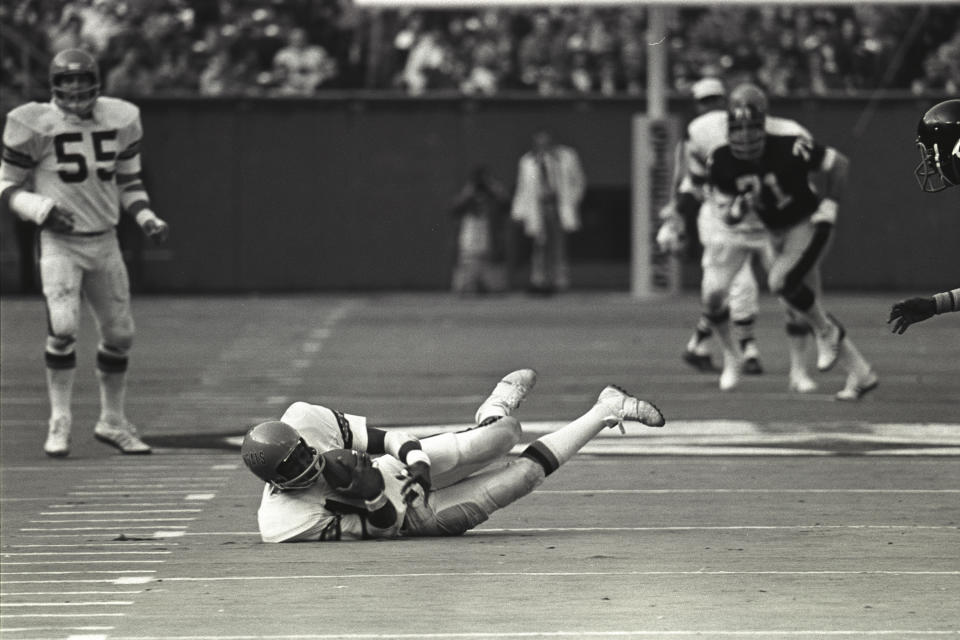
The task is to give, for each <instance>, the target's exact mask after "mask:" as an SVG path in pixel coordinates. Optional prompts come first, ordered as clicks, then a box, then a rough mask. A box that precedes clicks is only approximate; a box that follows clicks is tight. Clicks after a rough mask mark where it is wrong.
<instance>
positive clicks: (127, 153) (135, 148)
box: [117, 140, 140, 160]
mask: <svg viewBox="0 0 960 640" xmlns="http://www.w3.org/2000/svg"><path fill="white" fill-rule="evenodd" d="M138 153H140V141H139V140H136V141H134V142H131V143H130V145H129V146H128V147H127V148H126V149H124V150H123V151H121V152H120V153H119V154H118V155H117V157H118V158H119V159H120V160H129V159H130V158H132V157H134V156H135V155H137V154H138Z"/></svg>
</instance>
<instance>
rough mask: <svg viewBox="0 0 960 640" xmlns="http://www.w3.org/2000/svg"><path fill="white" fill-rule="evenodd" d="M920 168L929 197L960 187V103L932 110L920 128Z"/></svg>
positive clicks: (919, 178)
mask: <svg viewBox="0 0 960 640" xmlns="http://www.w3.org/2000/svg"><path fill="white" fill-rule="evenodd" d="M917 148H918V149H919V150H920V164H919V165H917V168H916V169H915V170H914V174H915V175H916V176H917V182H919V183H920V188H921V189H923V190H924V191H926V192H927V193H936V192H937V191H943V190H944V189H946V188H948V187H953V186H957V185H960V100H946V101H944V102H941V103H940V104H937V105H935V106H933V107H931V108H930V109H929V110H928V111H927V112H926V113H925V114H923V117H922V118H920V122H919V123H918V124H917Z"/></svg>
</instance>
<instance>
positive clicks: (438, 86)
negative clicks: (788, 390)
mask: <svg viewBox="0 0 960 640" xmlns="http://www.w3.org/2000/svg"><path fill="white" fill-rule="evenodd" d="M666 15H667V32H666V38H665V39H664V40H663V41H662V42H654V43H652V42H649V40H650V38H648V36H647V29H648V19H649V7H646V6H644V5H642V4H630V5H624V6H614V5H602V4H601V5H596V6H576V5H566V4H564V5H558V6H555V7H545V6H533V5H531V6H526V7H525V6H495V7H490V8H485V9H476V8H475V9H461V8H457V9H453V10H435V9H430V8H404V9H397V8H385V7H367V6H357V5H356V4H354V3H353V2H352V1H351V0H273V1H271V0H246V1H237V2H233V1H231V2H227V1H225V0H222V1H221V0H79V1H76V2H64V1H62V0H5V1H4V2H3V3H2V5H0V29H2V31H0V36H2V37H0V60H2V69H0V82H2V92H0V101H2V107H3V113H4V114H5V113H6V112H7V111H9V109H11V108H13V107H15V106H17V105H18V104H21V103H22V102H24V101H27V100H47V99H49V88H48V81H47V78H46V75H47V66H48V64H49V60H50V58H51V57H52V54H53V53H54V52H56V51H59V50H61V49H64V48H67V47H82V48H86V49H88V50H90V51H91V52H93V53H94V54H95V55H96V57H97V59H98V61H99V63H100V65H101V74H102V84H103V92H104V93H105V94H107V95H114V96H119V97H124V98H128V99H130V100H132V101H134V102H136V103H137V104H138V105H139V106H140V107H141V109H142V114H143V121H144V126H145V130H146V137H145V140H144V165H145V177H146V180H147V183H148V187H149V189H150V191H151V194H152V197H153V200H154V203H155V205H156V207H155V208H156V209H157V211H158V213H159V214H160V215H161V216H163V217H164V218H165V219H166V220H168V221H169V222H170V224H171V227H172V232H173V233H172V237H171V241H170V243H169V244H168V245H166V246H164V247H162V248H156V247H152V246H148V245H146V244H145V243H144V242H143V241H142V240H141V238H140V237H139V234H138V232H137V231H136V230H135V229H131V228H130V225H128V223H126V222H125V223H123V225H122V228H121V238H122V242H123V246H124V249H125V255H126V256H127V259H128V262H129V266H130V270H131V276H132V279H133V287H134V290H135V291H140V292H144V291H147V292H183V293H190V292H214V291H223V292H240V291H297V290H365V289H367V290H391V289H415V290H419V289H422V290H432V289H446V288H448V287H449V283H450V273H451V269H452V267H453V264H454V262H455V254H456V233H457V221H456V219H455V218H454V217H452V216H451V215H450V213H449V210H450V204H451V201H452V199H453V198H454V196H455V195H456V193H457V191H458V189H459V188H460V186H461V185H462V184H463V181H464V180H465V179H466V177H467V176H468V175H469V174H470V172H471V171H472V170H473V169H474V167H476V166H479V165H485V166H487V167H488V168H489V170H490V172H491V173H492V175H493V176H494V177H495V178H496V179H498V180H499V181H500V182H502V183H503V184H504V185H506V187H507V188H508V189H512V188H514V187H515V181H516V167H517V159H518V158H519V156H520V155H522V154H523V153H524V151H525V150H526V149H527V148H528V147H529V144H530V136H531V134H532V133H533V132H534V131H535V130H536V129H538V128H541V127H547V128H549V129H550V130H551V131H553V132H554V134H555V136H556V138H558V139H559V140H560V141H562V142H563V143H564V144H568V145H570V146H572V147H574V148H575V149H576V150H577V151H578V152H579V153H580V156H581V158H582V161H583V167H584V170H585V173H586V176H587V181H588V188H587V192H586V197H585V199H584V201H583V205H582V212H581V213H582V218H583V228H582V229H581V230H580V231H578V232H577V233H575V234H573V235H572V236H571V238H570V248H571V259H572V262H573V265H572V266H573V274H572V281H573V287H574V288H575V289H578V288H579V289H611V290H621V289H622V290H627V289H628V288H629V286H630V282H629V281H630V256H631V254H632V252H633V251H634V249H635V248H634V247H632V246H631V224H632V219H631V218H632V210H631V193H632V189H633V188H634V185H633V177H632V176H631V157H632V154H633V153H634V152H635V151H636V149H635V148H634V147H635V143H634V141H633V140H632V139H631V127H632V121H633V118H634V116H636V115H637V114H639V113H643V112H644V110H645V109H646V107H647V102H646V99H645V96H646V92H647V63H648V57H649V54H650V50H651V47H652V46H663V47H666V48H667V59H668V64H667V82H666V85H667V86H666V90H667V102H668V105H669V113H670V115H671V116H672V117H674V118H675V119H676V121H677V122H678V123H683V122H685V121H686V120H687V119H689V118H690V117H692V115H693V110H692V106H691V105H690V102H691V100H690V97H689V87H690V85H691V84H692V83H693V82H695V81H696V80H698V79H699V78H701V77H704V76H717V77H720V78H722V79H723V80H724V81H725V82H726V83H727V85H728V86H733V85H734V84H736V83H737V82H739V81H742V80H752V81H755V82H758V83H760V84H761V85H762V86H763V87H765V88H766V90H767V91H768V92H769V94H770V95H771V98H772V106H771V111H772V112H773V113H775V114H777V115H783V116H787V117H793V118H796V119H798V120H799V121H800V122H801V123H803V124H804V125H805V126H806V127H807V128H808V129H809V130H810V131H811V132H812V133H813V134H814V136H815V137H816V138H817V139H818V140H820V141H822V142H825V143H827V144H830V145H833V146H835V147H837V148H839V149H840V150H841V151H843V152H844V153H846V154H847V155H849V156H850V158H851V160H852V175H851V184H850V190H849V195H848V198H847V202H846V203H844V205H843V207H842V209H841V214H840V216H841V217H840V223H839V226H838V233H837V236H836V240H835V242H834V246H833V248H832V251H831V254H830V255H829V257H828V258H827V261H826V263H825V266H824V275H825V283H826V286H827V287H828V288H833V289H857V290H897V289H903V290H920V291H923V292H927V291H932V290H934V289H943V288H949V287H951V286H956V278H957V274H958V273H960V254H958V253H957V252H956V250H955V247H956V239H957V238H958V237H960V215H958V214H960V194H957V193H953V192H951V191H948V192H945V193H941V194H938V195H936V196H929V195H925V194H922V193H921V192H920V190H919V188H917V186H916V183H915V181H914V177H913V168H914V166H915V165H916V163H917V162H918V161H919V156H918V153H917V152H916V149H915V147H914V136H915V128H916V122H917V120H918V118H919V116H920V115H921V114H922V113H923V111H925V110H926V109H927V108H929V106H931V105H933V104H934V103H936V102H938V101H940V100H943V99H945V98H948V97H956V96H958V95H960V5H957V4H955V3H933V4H928V5H924V4H916V3H914V4H904V5H900V4H890V3H881V4H872V3H867V2H863V3H855V4H842V5H806V4H778V5H769V6H759V5H736V4H721V3H718V4H716V5H702V6H689V7H688V6H685V5H679V6H678V7H676V8H672V9H671V10H669V11H668V12H667V14H666ZM952 191H955V190H952ZM654 231H655V229H654ZM31 236H32V229H30V228H29V227H27V226H26V225H20V224H18V223H17V222H16V221H15V220H14V219H12V216H4V217H3V219H2V221H0V266H2V271H0V273H2V277H0V287H2V289H0V290H2V292H4V293H24V292H30V291H34V290H35V288H36V279H35V278H34V276H33V273H32V271H33V265H32V250H31V246H32V237H31ZM504 242H505V256H506V262H507V269H508V278H509V282H510V283H512V284H513V285H516V283H520V282H523V281H524V279H525V278H524V274H523V269H524V265H525V264H526V259H527V256H528V252H529V247H528V246H527V244H526V241H525V238H524V237H523V235H522V234H521V233H520V232H519V231H518V230H517V229H516V228H510V229H508V230H507V233H506V234H505V240H504ZM698 281H699V267H698V265H697V264H696V263H695V262H690V263H688V264H685V265H683V272H682V283H683V287H684V288H688V289H696V287H697V285H698Z"/></svg>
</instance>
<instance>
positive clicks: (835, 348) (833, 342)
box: [814, 316, 847, 371]
mask: <svg viewBox="0 0 960 640" xmlns="http://www.w3.org/2000/svg"><path fill="white" fill-rule="evenodd" d="M827 320H829V321H830V327H829V328H828V329H827V330H826V331H825V332H823V333H817V332H815V333H814V335H815V336H816V340H817V369H819V370H820V371H830V369H833V365H835V364H837V358H839V357H840V343H841V342H842V341H843V338H844V336H845V335H846V334H847V332H846V329H844V328H843V326H842V325H841V324H840V323H839V322H837V321H836V319H835V318H834V317H833V316H827Z"/></svg>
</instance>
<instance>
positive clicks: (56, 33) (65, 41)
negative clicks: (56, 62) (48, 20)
mask: <svg viewBox="0 0 960 640" xmlns="http://www.w3.org/2000/svg"><path fill="white" fill-rule="evenodd" d="M47 37H48V38H49V41H50V51H51V52H56V51H64V50H66V49H84V50H88V51H89V50H93V48H94V47H93V44H92V43H91V42H90V41H88V40H87V38H85V37H84V35H83V18H81V17H80V14H78V13H77V12H76V10H75V9H74V8H73V6H72V5H67V6H66V8H64V11H63V16H62V17H61V19H60V22H59V23H57V24H56V25H55V26H53V27H52V28H50V29H49V30H48V31H47Z"/></svg>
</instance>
